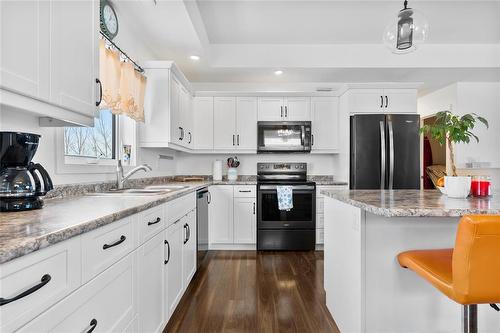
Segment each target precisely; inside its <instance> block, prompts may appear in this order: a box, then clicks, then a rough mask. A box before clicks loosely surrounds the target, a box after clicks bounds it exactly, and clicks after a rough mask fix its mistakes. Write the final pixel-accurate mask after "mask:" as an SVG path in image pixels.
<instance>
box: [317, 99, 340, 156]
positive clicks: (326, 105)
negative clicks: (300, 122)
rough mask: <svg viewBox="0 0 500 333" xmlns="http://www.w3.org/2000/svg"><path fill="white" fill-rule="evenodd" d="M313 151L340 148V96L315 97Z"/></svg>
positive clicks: (329, 150) (328, 150) (327, 150)
mask: <svg viewBox="0 0 500 333" xmlns="http://www.w3.org/2000/svg"><path fill="white" fill-rule="evenodd" d="M311 108H312V125H311V127H312V137H311V139H312V152H318V153H319V152H325V153H327V152H335V151H336V150H337V149H338V130H339V98H338V97H313V98H312V99H311Z"/></svg>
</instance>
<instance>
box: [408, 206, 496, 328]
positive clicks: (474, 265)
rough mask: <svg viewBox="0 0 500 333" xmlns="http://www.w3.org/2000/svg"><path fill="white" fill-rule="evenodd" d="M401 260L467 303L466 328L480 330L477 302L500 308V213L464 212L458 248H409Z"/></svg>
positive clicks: (464, 311) (457, 243)
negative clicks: (465, 213)
mask: <svg viewBox="0 0 500 333" xmlns="http://www.w3.org/2000/svg"><path fill="white" fill-rule="evenodd" d="M398 261H399V264H400V265H401V266H402V267H404V268H408V269H411V270H412V271H414V272H415V273H417V274H418V275H419V276H420V277H422V278H423V279H425V280H426V281H427V282H429V283H430V284H432V285H433V286H434V287H435V288H437V289H438V290H439V291H441V292H442V293H443V294H445V295H446V296H448V297H449V298H451V299H452V300H454V301H455V302H457V303H459V304H462V305H463V307H462V309H463V316H462V328H463V332H466V333H476V332H477V304H490V305H491V307H493V308H494V309H495V310H497V311H500V309H499V308H498V306H497V305H496V304H495V303H500V215H467V216H464V217H462V219H461V220H460V223H459V225H458V231H457V236H456V240H455V248H454V249H439V250H414V251H406V252H402V253H400V254H399V255H398Z"/></svg>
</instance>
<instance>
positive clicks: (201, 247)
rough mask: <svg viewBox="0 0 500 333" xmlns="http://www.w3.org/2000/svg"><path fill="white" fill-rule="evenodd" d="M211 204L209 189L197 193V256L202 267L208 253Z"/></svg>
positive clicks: (198, 263)
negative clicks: (209, 208)
mask: <svg viewBox="0 0 500 333" xmlns="http://www.w3.org/2000/svg"><path fill="white" fill-rule="evenodd" d="M209 203H210V192H208V187H204V188H201V189H199V190H198V191H197V192H196V226H197V227H196V228H197V233H196V234H197V238H198V239H197V256H196V265H197V267H200V265H201V262H202V261H203V259H204V258H205V256H206V255H207V252H208V204H209Z"/></svg>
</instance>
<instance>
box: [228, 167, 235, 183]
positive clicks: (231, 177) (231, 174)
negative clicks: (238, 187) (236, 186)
mask: <svg viewBox="0 0 500 333" xmlns="http://www.w3.org/2000/svg"><path fill="white" fill-rule="evenodd" d="M237 179H238V169H236V168H229V169H227V180H229V181H236V180H237Z"/></svg>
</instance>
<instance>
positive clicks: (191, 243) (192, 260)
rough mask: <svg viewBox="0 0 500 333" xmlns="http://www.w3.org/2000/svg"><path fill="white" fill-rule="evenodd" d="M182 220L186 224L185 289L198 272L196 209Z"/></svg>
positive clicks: (184, 253)
mask: <svg viewBox="0 0 500 333" xmlns="http://www.w3.org/2000/svg"><path fill="white" fill-rule="evenodd" d="M181 221H182V222H183V226H184V241H183V243H184V244H183V245H184V246H183V248H182V279H183V281H184V289H185V288H187V286H188V285H189V282H191V279H192V278H193V276H194V273H195V272H196V245H197V244H196V210H192V211H190V212H189V213H188V214H187V215H186V216H185V217H184V218H183V219H182V220H181Z"/></svg>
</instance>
